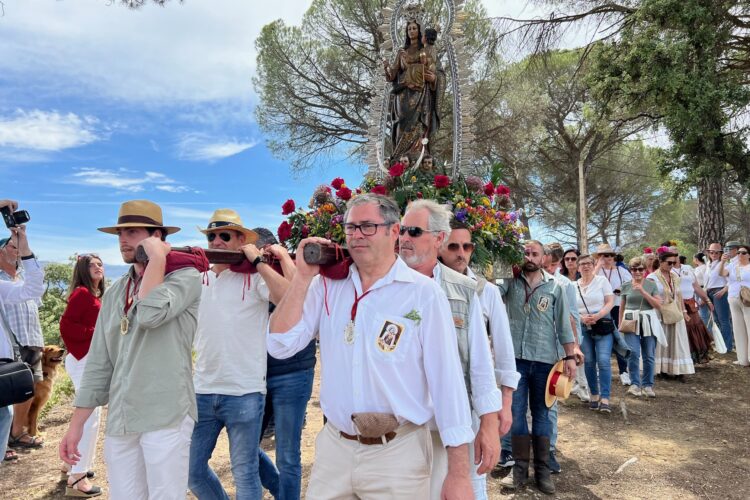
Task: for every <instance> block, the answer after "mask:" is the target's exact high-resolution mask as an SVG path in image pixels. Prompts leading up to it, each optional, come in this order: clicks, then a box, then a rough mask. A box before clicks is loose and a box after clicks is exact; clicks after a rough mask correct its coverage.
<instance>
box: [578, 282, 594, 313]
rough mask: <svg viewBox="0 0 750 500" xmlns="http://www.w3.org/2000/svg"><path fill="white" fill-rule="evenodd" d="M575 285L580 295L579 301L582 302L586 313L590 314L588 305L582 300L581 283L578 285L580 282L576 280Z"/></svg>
mask: <svg viewBox="0 0 750 500" xmlns="http://www.w3.org/2000/svg"><path fill="white" fill-rule="evenodd" d="M590 284H591V283H589V285H590ZM576 287H577V288H578V295H580V297H581V302H583V307H585V308H586V312H587V313H589V314H591V311H589V306H587V305H586V301H585V300H584V298H583V294H582V293H581V285H580V283H577V282H576Z"/></svg>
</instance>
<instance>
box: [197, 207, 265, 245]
mask: <svg viewBox="0 0 750 500" xmlns="http://www.w3.org/2000/svg"><path fill="white" fill-rule="evenodd" d="M227 229H229V230H232V231H237V232H239V233H242V234H244V235H245V242H246V243H255V241H256V240H257V239H258V233H256V232H255V231H253V230H252V229H248V228H246V227H245V226H244V225H243V224H242V219H241V218H240V215H239V214H238V213H237V212H235V211H234V210H232V209H230V208H220V209H218V210H216V211H215V212H214V213H213V215H212V216H211V219H209V221H208V227H206V228H205V229H203V228H201V227H198V231H200V232H201V233H203V234H208V233H215V232H217V231H225V230H227Z"/></svg>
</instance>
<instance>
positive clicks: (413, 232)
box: [398, 226, 438, 238]
mask: <svg viewBox="0 0 750 500" xmlns="http://www.w3.org/2000/svg"><path fill="white" fill-rule="evenodd" d="M437 232H438V231H431V230H429V229H422V228H421V227H417V226H401V227H400V228H399V230H398V234H400V235H401V236H403V235H404V234H406V233H409V236H410V237H412V238H419V237H420V236H422V235H423V234H424V233H437Z"/></svg>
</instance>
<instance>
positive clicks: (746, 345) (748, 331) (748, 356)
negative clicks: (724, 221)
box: [719, 245, 750, 366]
mask: <svg viewBox="0 0 750 500" xmlns="http://www.w3.org/2000/svg"><path fill="white" fill-rule="evenodd" d="M749 252H750V247H749V246H747V245H740V246H739V247H738V248H737V261H736V262H735V263H734V264H728V261H729V254H724V255H722V257H721V266H720V267H719V273H720V274H721V275H722V276H726V278H727V281H728V282H729V310H730V312H731V313H732V329H733V330H734V343H735V347H736V349H737V363H738V364H740V365H742V366H750V307H748V306H746V305H744V304H743V303H742V299H741V298H740V290H741V289H742V287H743V286H744V287H748V288H750V255H748V253H749Z"/></svg>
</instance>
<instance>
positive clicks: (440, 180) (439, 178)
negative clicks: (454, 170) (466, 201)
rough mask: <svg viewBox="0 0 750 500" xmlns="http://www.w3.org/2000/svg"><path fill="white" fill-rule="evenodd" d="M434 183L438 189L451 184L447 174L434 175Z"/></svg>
mask: <svg viewBox="0 0 750 500" xmlns="http://www.w3.org/2000/svg"><path fill="white" fill-rule="evenodd" d="M434 184H435V187H436V188H438V189H440V188H444V187H448V186H450V185H451V179H450V177H448V176H447V175H436V176H435V181H434Z"/></svg>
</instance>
